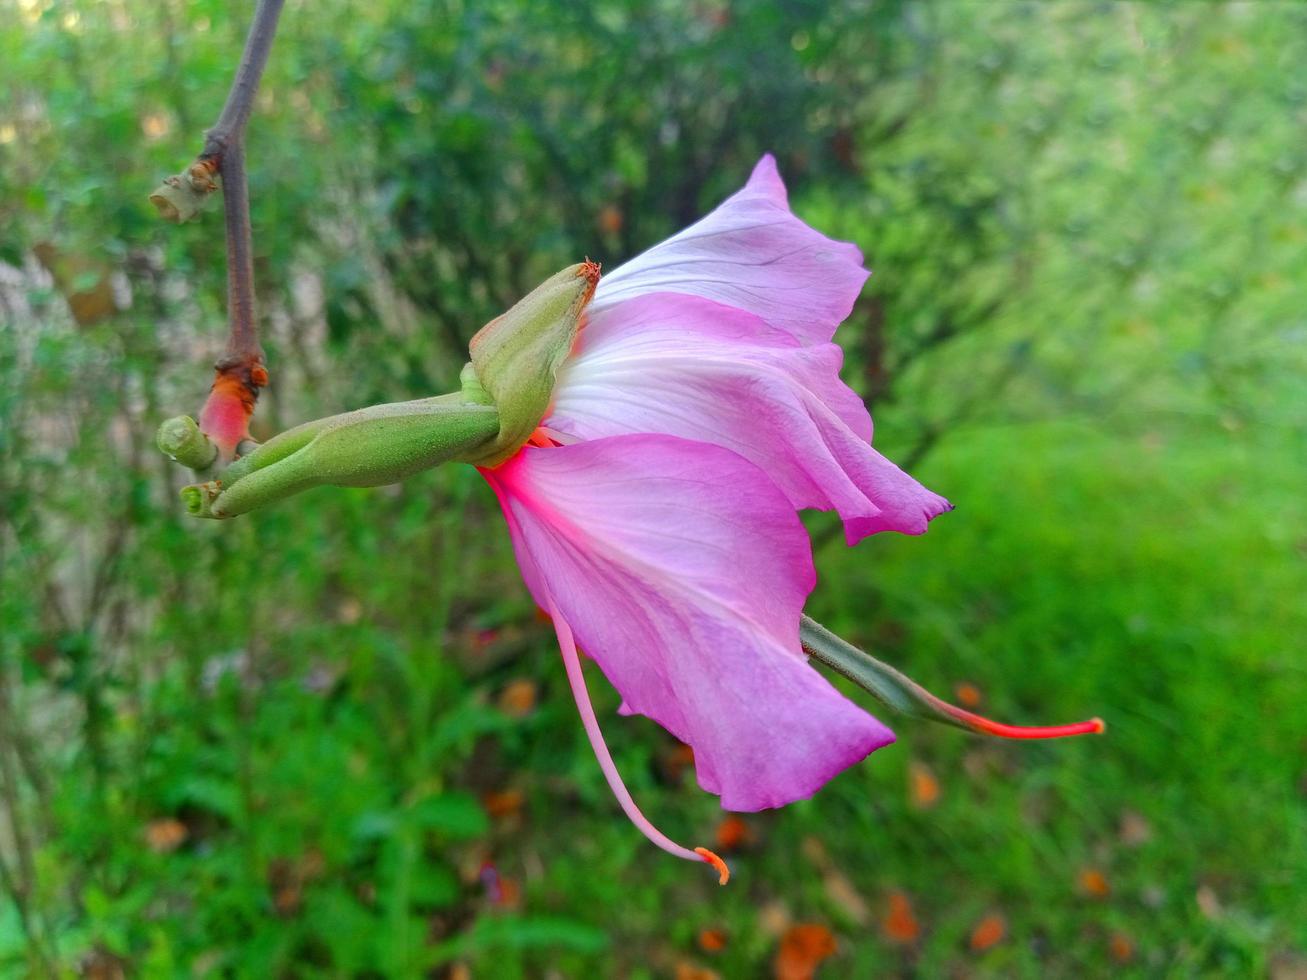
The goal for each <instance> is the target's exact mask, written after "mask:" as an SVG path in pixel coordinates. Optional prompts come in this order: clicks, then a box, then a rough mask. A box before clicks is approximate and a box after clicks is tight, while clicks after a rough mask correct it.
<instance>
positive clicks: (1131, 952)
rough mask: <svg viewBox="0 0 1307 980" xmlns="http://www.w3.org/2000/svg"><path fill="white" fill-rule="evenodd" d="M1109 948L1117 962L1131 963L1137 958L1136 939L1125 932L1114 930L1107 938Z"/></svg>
mask: <svg viewBox="0 0 1307 980" xmlns="http://www.w3.org/2000/svg"><path fill="white" fill-rule="evenodd" d="M1107 949H1108V952H1109V953H1111V955H1112V959H1113V961H1114V962H1117V963H1129V962H1130V961H1131V960H1132V959H1134V958H1135V941H1134V940H1133V939H1131V938H1130V937H1129V936H1127V935H1126V934H1125V933H1124V932H1114V933H1112V935H1111V936H1110V937H1109V938H1108V940H1107Z"/></svg>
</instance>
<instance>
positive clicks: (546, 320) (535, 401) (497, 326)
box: [464, 260, 599, 466]
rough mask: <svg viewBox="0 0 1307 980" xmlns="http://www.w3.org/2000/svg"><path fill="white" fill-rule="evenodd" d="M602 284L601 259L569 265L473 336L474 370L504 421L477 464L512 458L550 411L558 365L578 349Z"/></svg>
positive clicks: (471, 348) (465, 385)
mask: <svg viewBox="0 0 1307 980" xmlns="http://www.w3.org/2000/svg"><path fill="white" fill-rule="evenodd" d="M598 283H599V264H598V263H597V262H591V261H589V260H586V261H585V262H582V263H580V264H579V265H573V266H568V267H567V268H566V269H564V270H563V271H562V272H559V273H556V274H555V275H553V276H551V277H550V278H548V279H546V280H545V281H544V282H542V283H541V284H540V285H539V286H537V287H536V288H535V289H533V290H532V291H531V292H530V293H528V294H527V295H526V296H525V297H523V298H522V299H521V300H519V301H518V303H517V305H515V306H514V307H513V308H512V309H511V310H509V311H508V312H507V313H505V314H503V315H502V316H499V317H496V318H495V319H494V320H491V321H490V322H489V323H487V324H486V325H485V326H484V327H482V328H481V329H480V331H478V332H477V335H476V336H475V337H473V338H472V344H471V347H470V354H471V358H472V369H473V371H474V372H475V374H476V379H477V380H478V381H479V382H480V386H481V388H483V389H484V390H485V392H486V394H488V395H489V396H490V398H491V399H493V400H494V404H495V407H496V408H497V409H498V410H499V424H500V425H499V436H498V438H496V439H495V440H494V442H493V443H491V444H490V445H489V446H488V447H487V452H486V455H485V456H484V457H482V458H479V459H477V460H475V462H476V463H477V465H479V466H494V465H496V464H497V463H501V462H503V461H504V460H506V459H508V458H509V457H510V456H512V455H513V454H514V453H515V452H517V450H518V449H520V448H521V447H522V445H523V444H524V443H525V442H526V441H527V439H529V438H530V437H531V433H532V432H534V431H535V428H536V426H537V425H539V424H540V420H541V419H543V418H544V417H545V413H546V412H548V411H549V404H550V402H551V401H553V397H554V381H555V378H556V376H557V374H558V369H559V367H561V366H562V363H563V361H564V359H566V357H567V355H568V354H570V353H571V352H572V347H573V345H574V344H575V343H576V337H577V334H578V333H579V332H580V329H581V324H582V322H583V319H582V318H583V314H584V312H585V307H586V304H588V303H589V302H590V299H591V297H593V296H594V291H595V286H596V285H597V284H598ZM464 387H465V390H466V388H467V384H466V381H465V384H464Z"/></svg>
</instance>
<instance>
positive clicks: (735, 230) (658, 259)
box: [590, 154, 869, 344]
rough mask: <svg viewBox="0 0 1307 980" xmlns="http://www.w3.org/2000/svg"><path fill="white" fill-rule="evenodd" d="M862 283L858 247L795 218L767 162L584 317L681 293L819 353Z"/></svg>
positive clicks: (613, 282)
mask: <svg viewBox="0 0 1307 980" xmlns="http://www.w3.org/2000/svg"><path fill="white" fill-rule="evenodd" d="M868 275H869V273H868V272H867V270H866V269H864V268H863V267H862V253H861V252H860V251H858V248H857V246H856V245H852V244H850V243H848V242H837V241H834V240H832V239H829V238H827V237H826V236H825V235H822V234H821V233H820V232H817V231H815V230H813V229H812V228H810V227H808V226H807V225H806V224H804V223H803V222H802V221H800V220H799V219H798V218H796V217H795V216H794V214H793V212H791V211H790V206H789V201H788V200H787V198H786V194H785V185H784V184H783V183H782V182H781V178H780V174H778V173H777V172H776V161H775V160H774V159H773V158H772V156H771V154H768V155H766V156H764V157H763V158H762V159H761V160H759V161H758V165H757V166H756V167H755V168H754V170H753V175H752V176H751V177H750V178H749V182H748V184H746V185H745V186H744V188H743V189H742V190H740V191H737V192H736V193H735V194H733V195H732V196H731V197H729V198H727V199H726V200H725V201H724V202H722V204H721V205H720V206H719V207H718V208H717V210H715V211H713V212H712V213H711V214H709V215H708V216H707V217H706V218H703V219H702V220H701V221H699V222H697V223H696V224H693V225H691V226H690V227H689V228H686V229H685V230H684V231H682V232H680V233H678V234H676V235H673V236H672V237H671V238H669V239H667V240H666V241H665V242H662V243H661V244H659V245H655V246H654V247H653V248H651V249H649V251H647V252H645V253H643V254H642V255H637V256H636V257H635V258H633V259H631V261H629V262H627V263H626V264H625V265H622V266H620V267H619V268H617V269H616V270H614V271H613V272H610V273H608V274H607V275H606V276H604V278H603V279H601V280H600V281H599V288H598V290H596V292H595V297H594V300H593V301H592V302H591V305H590V313H591V315H592V316H593V315H594V314H596V313H598V312H600V311H601V310H604V309H606V308H608V307H610V306H613V305H615V304H617V303H620V302H621V301H622V300H626V299H631V298H633V297H636V296H643V295H645V294H646V293H652V292H659V291H661V292H673V293H688V294H691V295H694V296H703V297H706V298H707V299H712V300H717V301H718V302H721V303H725V304H727V305H728V306H735V307H739V308H740V309H742V310H748V311H749V312H750V313H753V314H755V315H757V316H760V317H762V318H763V319H764V320H766V321H767V322H768V323H770V324H772V325H773V326H775V327H778V328H780V329H781V330H784V331H785V332H786V333H788V334H790V335H792V336H794V337H797V338H798V339H799V340H801V341H803V342H804V343H811V344H819V343H824V342H825V341H828V340H830V339H831V337H832V336H834V334H835V328H836V327H838V326H839V325H840V323H841V322H843V320H844V318H845V317H847V316H848V315H849V311H850V310H852V309H853V301H854V300H856V299H857V298H858V293H860V292H861V291H862V284H863V283H864V282H866V281H867V276H868Z"/></svg>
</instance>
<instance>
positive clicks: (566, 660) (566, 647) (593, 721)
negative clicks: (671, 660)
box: [549, 600, 731, 885]
mask: <svg viewBox="0 0 1307 980" xmlns="http://www.w3.org/2000/svg"><path fill="white" fill-rule="evenodd" d="M549 615H550V617H551V618H552V619H553V621H554V632H555V633H557V634H558V646H559V649H560V650H561V651H562V654H563V666H564V667H565V668H566V669H567V680H568V683H569V684H570V685H571V686H572V697H573V698H574V699H575V700H576V710H577V711H578V712H579V713H580V715H581V724H582V725H583V726H584V728H585V734H586V737H587V738H589V739H590V748H591V749H593V750H594V754H595V759H597V760H598V762H599V768H600V769H601V770H603V774H604V778H605V779H607V780H608V788H609V789H611V790H612V791H613V795H614V796H615V797H617V802H618V803H620V804H621V806H622V810H623V811H624V812H625V813H626V816H627V818H628V819H629V820H630V821H631V823H633V824H635V826H636V829H637V830H639V831H640V833H642V834H644V836H645V837H647V838H649V840H650V841H651V842H652V843H653V844H656V845H657V846H658V847H661V848H662V849H663V850H664V851H666V852H667V853H668V854H671V855H673V856H674V857H678V858H682V859H684V860H686V861H703V862H704V863H706V864H710V865H712V867H713V868H714V870H716V871H717V873H718V876H719V878H718V880H719V883H720V884H723V885H724V884H726V882H727V881H729V880H730V877H731V872H730V869H729V868H728V867H727V866H726V862H725V861H723V860H722V859H721V858H720V857H718V856H717V855H716V854H714V853H713V852H712V851H710V850H708V848H706V847H696V848H695V849H694V850H690V849H689V848H688V847H682V846H681V845H680V844H678V843H676V842H675V841H674V840H672V839H671V838H670V837H668V836H667V835H666V834H664V833H663V832H662V831H661V830H659V829H658V828H657V827H655V826H654V825H653V824H652V823H650V822H649V819H648V818H647V817H646V816H645V815H644V814H643V813H641V812H640V808H639V807H638V806H636V805H635V800H633V799H631V794H630V793H629V792H628V791H627V789H626V784H625V783H623V782H622V777H621V775H620V774H619V773H618V771H617V765H616V763H614V762H613V757H612V755H610V754H609V752H608V745H607V744H606V743H605V742H604V735H603V732H602V731H601V730H600V728H599V719H598V718H596V717H595V711H594V706H593V705H592V704H591V703H590V693H589V691H588V690H587V689H586V686H585V673H584V672H583V671H582V669H581V659H580V657H578V656H577V652H576V641H575V640H574V639H573V637H572V628H571V627H570V626H569V625H568V624H567V620H565V619H563V616H562V614H561V613H560V612H559V611H558V608H557V606H555V605H554V603H553V601H552V600H550V602H549Z"/></svg>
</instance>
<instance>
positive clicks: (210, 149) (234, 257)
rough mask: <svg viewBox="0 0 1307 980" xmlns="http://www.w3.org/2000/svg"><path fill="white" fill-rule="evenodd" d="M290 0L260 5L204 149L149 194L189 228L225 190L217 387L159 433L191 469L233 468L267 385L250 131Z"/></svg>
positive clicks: (163, 445) (168, 448)
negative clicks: (248, 171)
mask: <svg viewBox="0 0 1307 980" xmlns="http://www.w3.org/2000/svg"><path fill="white" fill-rule="evenodd" d="M283 3H284V0H259V3H258V7H257V9H256V10H255V13H254V20H253V22H252V23H251V25H250V31H249V35H248V36H247V37H246V39H245V50H244V52H243V53H242V55H241V60H240V65H239V66H238V68H237V69H236V77H235V79H234V80H233V81H232V86H231V91H230V92H229V93H228V94H227V101H226V103H225V104H224V105H223V107H222V112H221V114H220V115H219V116H218V121H217V122H216V123H215V124H214V125H213V127H212V128H211V129H209V130H208V131H207V132H206V133H205V139H204V147H203V149H202V150H201V151H200V154H199V156H197V157H196V158H195V160H194V161H193V162H192V163H191V165H190V166H189V167H187V169H186V170H185V171H184V172H183V173H181V174H177V175H175V176H172V177H169V178H167V179H166V180H165V181H164V182H163V183H162V184H161V185H160V186H159V187H158V188H156V189H155V190H154V192H153V193H152V194H151V195H150V200H151V202H152V203H154V205H155V206H156V207H157V208H158V209H159V213H160V214H161V215H163V217H164V218H166V219H167V220H170V221H174V222H178V223H180V222H183V221H187V220H189V219H191V218H193V217H195V215H196V214H198V213H199V211H200V208H201V206H202V204H203V203H204V200H205V199H206V198H207V197H208V196H209V195H210V194H212V193H213V192H214V191H215V190H217V189H218V187H219V186H221V188H222V198H223V212H224V216H225V231H226V243H227V327H228V333H227V345H226V348H225V349H224V351H223V354H222V356H221V357H220V358H219V359H218V361H217V362H216V363H215V365H214V368H215V372H216V373H215V377H214V381H213V386H212V388H211V389H210V391H209V397H208V399H207V400H206V402H205V405H204V408H203V409H202V410H201V412H200V421H199V424H198V425H197V424H196V423H195V422H193V421H192V420H191V419H189V418H187V417H185V416H181V417H178V418H174V419H169V420H168V421H167V422H165V423H164V424H163V426H162V427H161V428H160V430H159V448H160V449H162V450H163V451H164V452H165V453H167V454H168V455H170V456H172V457H173V458H174V459H176V460H178V461H179V462H181V463H184V464H185V465H187V466H190V467H191V468H193V469H206V468H207V467H209V466H211V465H213V463H214V462H215V461H218V460H219V458H221V459H222V461H223V462H227V461H230V459H231V458H232V457H233V456H234V455H235V452H236V447H237V445H238V444H239V443H240V442H241V440H242V439H244V438H245V437H246V428H247V425H248V421H249V418H250V416H251V415H252V414H253V412H254V403H255V401H256V400H257V398H258V393H259V389H260V388H261V387H263V386H264V385H266V384H267V383H268V372H267V369H266V367H264V364H263V349H262V347H261V346H260V345H259V333H258V323H257V321H256V320H255V312H254V254H253V244H252V240H251V234H250V204H249V189H248V185H247V182H246V176H245V129H246V124H247V123H248V122H249V118H250V112H251V111H252V109H253V106H254V97H255V95H256V94H257V92H258V89H259V80H260V79H261V78H262V76H263V70H264V68H265V67H266V65H267V63H268V54H269V52H270V51H271V49H272V41H273V38H274V36H275V35H276V31H277V19H278V17H279V16H280V14H281V8H282V5H283Z"/></svg>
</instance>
